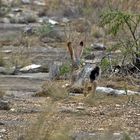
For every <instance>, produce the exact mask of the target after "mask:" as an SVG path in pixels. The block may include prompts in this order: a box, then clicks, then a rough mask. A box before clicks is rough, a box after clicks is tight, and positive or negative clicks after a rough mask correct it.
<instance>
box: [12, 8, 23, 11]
mask: <svg viewBox="0 0 140 140" xmlns="http://www.w3.org/2000/svg"><path fill="white" fill-rule="evenodd" d="M12 11H13V12H22V9H20V8H13V9H12Z"/></svg>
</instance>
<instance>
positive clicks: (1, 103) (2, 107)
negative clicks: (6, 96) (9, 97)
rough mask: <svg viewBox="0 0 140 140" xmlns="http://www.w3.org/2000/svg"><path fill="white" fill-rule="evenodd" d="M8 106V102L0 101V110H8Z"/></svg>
mask: <svg viewBox="0 0 140 140" xmlns="http://www.w3.org/2000/svg"><path fill="white" fill-rule="evenodd" d="M9 109H10V105H9V102H8V101H3V100H0V110H9Z"/></svg>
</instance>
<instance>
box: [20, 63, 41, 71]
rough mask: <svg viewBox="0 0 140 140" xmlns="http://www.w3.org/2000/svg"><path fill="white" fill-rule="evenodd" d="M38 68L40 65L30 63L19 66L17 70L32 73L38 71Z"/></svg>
mask: <svg viewBox="0 0 140 140" xmlns="http://www.w3.org/2000/svg"><path fill="white" fill-rule="evenodd" d="M40 68H41V65H36V64H31V65H28V66H25V67H23V68H21V69H20V70H19V71H20V72H24V73H28V72H32V73H33V72H38V71H39V69H40Z"/></svg>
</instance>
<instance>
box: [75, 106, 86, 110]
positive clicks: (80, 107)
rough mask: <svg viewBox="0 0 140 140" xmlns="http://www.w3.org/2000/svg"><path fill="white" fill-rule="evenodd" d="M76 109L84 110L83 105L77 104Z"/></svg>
mask: <svg viewBox="0 0 140 140" xmlns="http://www.w3.org/2000/svg"><path fill="white" fill-rule="evenodd" d="M76 109H77V110H85V108H84V107H83V106H77V107H76Z"/></svg>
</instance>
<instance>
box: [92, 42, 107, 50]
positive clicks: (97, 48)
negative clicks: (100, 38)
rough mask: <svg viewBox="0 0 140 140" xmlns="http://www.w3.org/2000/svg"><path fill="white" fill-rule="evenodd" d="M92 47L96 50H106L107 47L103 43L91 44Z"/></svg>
mask: <svg viewBox="0 0 140 140" xmlns="http://www.w3.org/2000/svg"><path fill="white" fill-rule="evenodd" d="M91 47H93V49H94V50H100V51H103V50H106V46H104V44H101V43H96V44H91Z"/></svg>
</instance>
